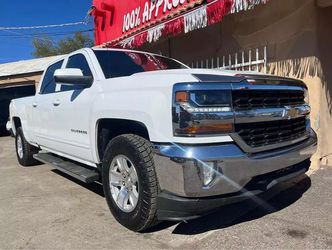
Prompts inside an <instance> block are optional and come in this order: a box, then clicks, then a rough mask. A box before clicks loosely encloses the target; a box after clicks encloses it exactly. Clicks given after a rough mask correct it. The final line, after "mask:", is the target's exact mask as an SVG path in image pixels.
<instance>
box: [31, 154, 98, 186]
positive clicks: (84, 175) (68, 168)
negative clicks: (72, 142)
mask: <svg viewBox="0 0 332 250" xmlns="http://www.w3.org/2000/svg"><path fill="white" fill-rule="evenodd" d="M33 158H35V159H36V160H37V161H40V162H43V163H45V164H49V165H52V166H53V167H55V168H56V169H58V170H60V171H61V172H63V173H65V174H68V175H70V176H72V177H74V178H76V179H78V180H80V181H83V182H85V183H92V182H94V181H97V180H99V174H98V173H97V172H96V171H94V170H91V169H88V168H85V167H83V166H81V165H78V164H75V163H74V162H72V161H66V160H63V159H62V158H60V157H57V156H55V155H52V154H49V153H39V154H35V155H34V156H33Z"/></svg>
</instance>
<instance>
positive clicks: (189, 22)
mask: <svg viewBox="0 0 332 250" xmlns="http://www.w3.org/2000/svg"><path fill="white" fill-rule="evenodd" d="M266 2H268V0H93V5H94V11H93V16H94V22H95V42H96V45H101V44H104V45H106V46H108V47H127V48H135V47H139V46H141V45H142V44H143V43H145V42H154V41H157V40H158V39H159V38H160V37H162V36H168V35H176V34H179V33H182V32H184V33H188V32H190V31H193V30H196V29H200V28H205V27H207V26H208V25H212V24H214V23H217V22H220V21H221V20H222V19H223V17H224V16H225V15H227V14H229V13H236V12H239V11H243V10H249V9H252V8H253V7H254V6H255V5H257V4H260V3H266Z"/></svg>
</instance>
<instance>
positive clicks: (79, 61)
mask: <svg viewBox="0 0 332 250" xmlns="http://www.w3.org/2000/svg"><path fill="white" fill-rule="evenodd" d="M66 68H67V69H69V68H74V69H80V70H82V73H83V76H92V77H93V75H92V72H91V69H90V67H89V63H88V61H87V60H86V58H85V56H84V55H83V54H76V55H73V56H71V57H69V58H68V62H67V65H66ZM76 89H82V87H80V86H70V85H61V91H68V90H76Z"/></svg>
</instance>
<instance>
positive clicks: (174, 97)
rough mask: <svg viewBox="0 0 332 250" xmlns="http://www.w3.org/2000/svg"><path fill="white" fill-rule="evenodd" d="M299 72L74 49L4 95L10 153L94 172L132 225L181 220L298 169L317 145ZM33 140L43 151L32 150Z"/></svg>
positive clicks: (82, 176)
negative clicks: (193, 65)
mask: <svg viewBox="0 0 332 250" xmlns="http://www.w3.org/2000/svg"><path fill="white" fill-rule="evenodd" d="M309 113H310V107H309V105H308V91H307V87H306V86H305V84H304V83H303V82H302V81H298V80H294V79H289V78H279V77H275V76H269V75H255V74H250V73H244V72H232V71H223V70H207V69H190V68H188V67H187V66H185V65H184V64H182V63H180V62H178V61H176V60H174V59H171V58H167V57H163V56H160V55H155V54H150V53H144V52H137V51H129V50H120V49H82V50H79V51H76V52H74V53H72V54H70V55H68V56H65V57H63V58H62V59H60V60H57V61H56V62H54V63H53V64H51V65H50V66H49V67H48V68H47V69H46V71H45V73H44V75H43V78H42V80H41V83H40V84H39V87H38V90H37V93H36V95H35V96H33V97H27V98H21V99H17V100H14V101H12V103H11V105H10V118H11V119H10V120H11V123H12V129H13V132H14V134H15V136H16V153H17V159H18V161H19V163H20V164H21V165H23V166H29V165H33V164H35V163H37V161H40V162H44V163H48V164H51V165H53V166H54V167H55V168H58V169H59V170H61V171H63V172H64V173H66V174H68V175H71V176H74V177H76V178H77V179H79V180H81V181H83V182H86V183H91V182H94V181H97V180H100V178H101V180H102V183H103V188H104V193H105V197H106V200H107V203H108V205H109V208H110V210H111V212H112V213H113V215H114V217H115V218H116V219H117V220H118V221H119V222H120V223H121V224H122V225H124V226H125V227H127V228H129V229H131V230H133V231H143V230H145V229H147V228H149V227H151V226H152V225H154V224H155V223H156V222H157V221H160V220H176V221H181V220H189V219H193V218H197V217H199V216H201V215H204V214H206V213H208V212H210V211H212V210H214V209H215V208H218V207H220V206H221V205H224V204H229V203H232V202H238V201H240V200H243V199H248V197H251V196H253V195H257V194H259V193H262V192H263V191H266V190H268V189H270V188H272V187H273V186H274V185H275V184H277V183H279V182H282V181H285V180H289V179H292V178H295V177H297V176H299V175H302V174H304V173H305V172H306V171H307V170H308V168H309V165H310V157H311V156H312V154H313V153H314V152H315V151H316V147H317V137H316V134H315V132H314V131H313V130H312V129H311V127H310V120H309ZM41 150H42V151H41Z"/></svg>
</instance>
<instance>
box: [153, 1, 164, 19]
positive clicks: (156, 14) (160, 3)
mask: <svg viewBox="0 0 332 250" xmlns="http://www.w3.org/2000/svg"><path fill="white" fill-rule="evenodd" d="M163 2H164V0H158V2H157V5H156V12H155V14H154V17H157V16H158V13H159V8H160V6H161V5H162V4H163Z"/></svg>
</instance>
